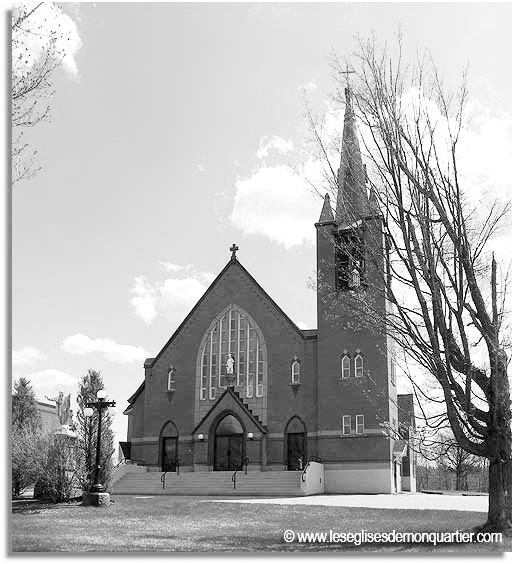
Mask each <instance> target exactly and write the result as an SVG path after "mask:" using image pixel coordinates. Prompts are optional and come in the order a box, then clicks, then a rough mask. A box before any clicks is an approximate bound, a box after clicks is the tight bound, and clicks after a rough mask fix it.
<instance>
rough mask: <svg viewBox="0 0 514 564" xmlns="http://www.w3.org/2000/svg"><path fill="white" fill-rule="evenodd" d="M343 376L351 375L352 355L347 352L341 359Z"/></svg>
mask: <svg viewBox="0 0 514 564" xmlns="http://www.w3.org/2000/svg"><path fill="white" fill-rule="evenodd" d="M341 377H342V378H349V377H350V357H349V356H348V355H347V354H345V355H344V356H343V358H342V359H341Z"/></svg>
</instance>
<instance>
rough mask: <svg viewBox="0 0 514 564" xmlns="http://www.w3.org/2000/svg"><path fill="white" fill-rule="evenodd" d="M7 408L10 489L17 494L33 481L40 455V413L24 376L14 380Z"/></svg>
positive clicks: (39, 463) (39, 465) (37, 469)
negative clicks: (9, 427)
mask: <svg viewBox="0 0 514 564" xmlns="http://www.w3.org/2000/svg"><path fill="white" fill-rule="evenodd" d="M11 408H12V412H11V424H12V427H11V430H12V434H11V476H12V492H13V495H20V494H21V493H22V492H23V490H24V489H26V488H27V487H29V486H31V485H32V484H34V482H35V481H36V479H37V477H38V475H39V472H40V470H41V463H42V460H43V456H44V448H43V446H44V439H43V436H42V431H41V416H40V414H39V411H38V408H37V400H36V395H35V393H34V390H33V389H32V386H31V384H30V382H29V380H27V379H26V378H19V379H18V380H17V381H16V382H15V383H14V390H13V395H12V401H11Z"/></svg>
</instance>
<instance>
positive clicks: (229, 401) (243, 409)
mask: <svg viewBox="0 0 514 564" xmlns="http://www.w3.org/2000/svg"><path fill="white" fill-rule="evenodd" d="M225 412H227V413H235V414H236V415H238V416H239V417H240V418H241V419H242V421H243V422H244V423H245V427H246V430H247V432H252V433H255V432H256V431H258V432H260V433H264V434H266V433H267V431H266V429H265V428H264V427H263V425H262V424H261V422H260V421H259V420H258V419H257V417H255V415H254V414H253V413H252V412H251V411H250V410H249V409H248V407H247V406H246V404H245V403H243V400H242V399H241V398H240V397H239V395H238V394H237V393H236V392H234V390H233V389H232V388H227V389H226V390H225V392H224V393H223V394H222V395H221V396H220V397H219V399H218V400H217V401H216V403H215V404H214V405H213V406H212V407H211V409H209V411H208V412H207V413H206V414H205V415H204V417H202V420H201V421H200V423H198V425H197V426H196V427H195V429H194V430H193V435H194V434H196V433H198V432H200V430H201V431H202V432H203V433H205V434H207V433H208V432H209V429H210V428H211V425H212V423H213V422H214V421H215V419H216V418H218V416H219V415H221V414H222V413H225Z"/></svg>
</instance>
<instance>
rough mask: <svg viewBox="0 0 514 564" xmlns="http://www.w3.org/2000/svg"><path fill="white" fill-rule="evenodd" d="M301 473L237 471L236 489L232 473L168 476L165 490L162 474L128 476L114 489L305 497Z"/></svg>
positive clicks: (140, 493) (194, 493)
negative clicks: (301, 483)
mask: <svg viewBox="0 0 514 564" xmlns="http://www.w3.org/2000/svg"><path fill="white" fill-rule="evenodd" d="M301 474H302V473H301V472H287V471H276V472H257V471H251V472H248V474H245V473H244V472H243V471H241V472H238V474H237V480H236V488H235V489H234V484H233V482H232V476H233V472H183V473H182V474H179V475H177V474H175V473H171V472H170V473H168V474H166V484H165V488H164V489H163V487H162V482H161V476H162V474H161V473H158V472H148V473H133V474H128V475H125V476H124V477H123V478H121V479H120V480H119V481H118V482H117V483H116V484H115V485H114V487H113V493H114V494H137V495H144V494H154V495H224V496H230V495H264V496H265V495H274V496H284V495H287V496H300V495H304V493H303V492H302V490H301V487H300V480H301Z"/></svg>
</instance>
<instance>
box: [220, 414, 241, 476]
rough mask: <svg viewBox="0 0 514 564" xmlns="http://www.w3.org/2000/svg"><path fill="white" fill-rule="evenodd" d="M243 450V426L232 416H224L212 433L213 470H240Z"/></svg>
mask: <svg viewBox="0 0 514 564" xmlns="http://www.w3.org/2000/svg"><path fill="white" fill-rule="evenodd" d="M243 449H244V430H243V426H242V425H241V423H240V422H239V421H238V420H237V419H236V418H235V417H234V416H233V415H226V416H225V417H223V419H222V420H221V421H220V422H219V423H218V425H217V426H216V431H215V432H214V465H213V467H214V470H220V471H221V470H239V469H240V468H242V467H243Z"/></svg>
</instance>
